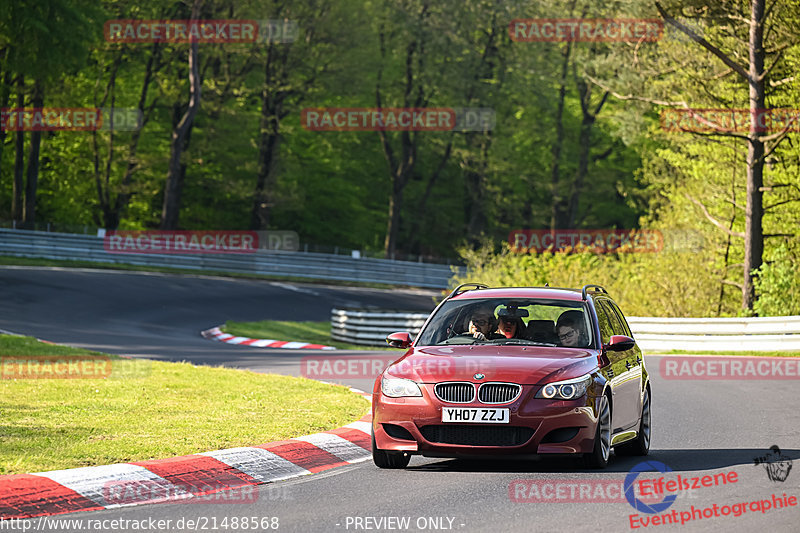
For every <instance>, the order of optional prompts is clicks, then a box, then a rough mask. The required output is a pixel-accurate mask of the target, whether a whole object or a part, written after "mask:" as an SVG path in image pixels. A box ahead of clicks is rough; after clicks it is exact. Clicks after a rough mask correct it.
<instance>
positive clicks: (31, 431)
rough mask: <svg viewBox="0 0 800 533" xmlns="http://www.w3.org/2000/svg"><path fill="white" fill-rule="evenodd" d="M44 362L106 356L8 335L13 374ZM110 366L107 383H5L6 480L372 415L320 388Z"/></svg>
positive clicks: (186, 368) (249, 440) (229, 373)
mask: <svg viewBox="0 0 800 533" xmlns="http://www.w3.org/2000/svg"><path fill="white" fill-rule="evenodd" d="M35 355H62V356H63V355H97V356H100V355H104V354H97V353H96V352H89V351H86V350H78V349H74V348H69V347H65V346H54V345H49V344H42V343H39V342H38V341H36V340H35V339H33V338H30V337H16V336H8V335H0V356H2V357H3V358H4V361H3V363H4V364H5V365H8V364H9V361H8V358H15V359H19V358H20V357H31V356H35ZM108 357H111V359H110V361H111V365H112V372H111V375H110V376H109V377H108V378H105V379H0V474H16V473H24V472H39V471H46V470H56V469H63V468H75V467H80V466H93V465H103V464H111V463H119V462H130V461H138V460H146V459H159V458H165V457H172V456H176V455H185V454H191V453H198V452H204V451H209V450H216V449H221V448H231V447H236V446H249V445H257V444H264V443H267V442H271V441H274V440H281V439H287V438H291V437H298V436H301V435H306V434H309V433H315V432H318V431H324V430H328V429H333V428H336V427H339V426H342V425H344V424H347V423H350V422H352V421H354V420H356V419H358V418H360V417H361V416H363V415H364V414H365V413H366V412H367V410H368V402H367V401H366V400H364V399H363V398H361V397H360V396H358V395H356V394H353V393H351V392H350V391H349V390H348V389H347V388H345V387H340V386H333V385H328V384H324V383H319V382H316V381H313V380H308V379H303V378H294V377H288V376H279V375H265V374H256V373H253V372H249V371H245V370H234V369H226V368H215V367H208V366H194V365H191V364H188V363H167V362H161V361H150V360H142V359H127V358H119V357H113V356H108ZM8 369H9V367H8V366H5V367H4V368H3V370H6V373H5V375H6V376H8Z"/></svg>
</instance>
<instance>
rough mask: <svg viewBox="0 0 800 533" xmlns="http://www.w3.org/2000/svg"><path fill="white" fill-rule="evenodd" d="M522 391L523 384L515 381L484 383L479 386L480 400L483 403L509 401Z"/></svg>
mask: <svg viewBox="0 0 800 533" xmlns="http://www.w3.org/2000/svg"><path fill="white" fill-rule="evenodd" d="M521 392H522V386H520V385H517V384H515V383H484V384H483V385H481V386H480V387H479V388H478V400H479V401H480V402H481V403H509V402H513V401H514V400H516V399H517V398H518V397H519V395H520V393H521Z"/></svg>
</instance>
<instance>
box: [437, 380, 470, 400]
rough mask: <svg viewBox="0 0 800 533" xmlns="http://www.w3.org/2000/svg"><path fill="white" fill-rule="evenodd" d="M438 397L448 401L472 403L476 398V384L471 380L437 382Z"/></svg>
mask: <svg viewBox="0 0 800 533" xmlns="http://www.w3.org/2000/svg"><path fill="white" fill-rule="evenodd" d="M433 390H434V392H435V393H436V397H437V398H439V399H440V400H442V401H443V402H447V403H470V402H473V401H474V400H475V385H473V384H472V383H469V382H456V383H437V384H436V386H435V387H434V388H433Z"/></svg>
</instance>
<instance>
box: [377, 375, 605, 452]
mask: <svg viewBox="0 0 800 533" xmlns="http://www.w3.org/2000/svg"><path fill="white" fill-rule="evenodd" d="M420 388H421V389H422V394H423V396H422V397H421V398H420V397H413V398H389V397H387V396H384V395H383V394H382V393H381V392H380V390H377V391H375V392H374V393H373V419H372V427H373V432H374V434H375V443H376V445H377V447H378V448H379V449H381V450H394V451H405V452H410V453H416V454H421V455H430V456H435V457H461V456H502V455H540V454H580V453H589V452H591V451H592V449H593V447H594V437H595V432H596V428H597V417H596V408H595V398H594V397H593V396H588V395H587V396H583V397H582V398H579V399H576V400H570V401H563V400H546V399H539V398H534V394H535V393H536V391H537V390H538V388H539V387H536V386H528V385H526V386H523V391H522V394H521V395H520V396H519V398H518V399H517V400H515V401H514V402H512V403H509V404H503V405H487V404H483V403H480V402H477V401H475V402H472V403H469V404H449V403H444V402H442V401H440V400H439V399H438V398H436V397H435V395H434V394H433V385H428V384H424V385H421V386H420ZM443 407H482V408H486V407H499V408H508V409H509V410H510V420H509V423H508V424H481V423H459V424H455V423H450V422H448V423H442V408H443ZM397 428H402V429H401V430H398V429H397ZM512 428H514V429H512ZM409 437H410V438H409Z"/></svg>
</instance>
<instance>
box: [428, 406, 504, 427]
mask: <svg viewBox="0 0 800 533" xmlns="http://www.w3.org/2000/svg"><path fill="white" fill-rule="evenodd" d="M509 418H510V417H509V410H508V409H497V408H485V407H442V422H478V423H481V424H508V423H509V421H510V420H509Z"/></svg>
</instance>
